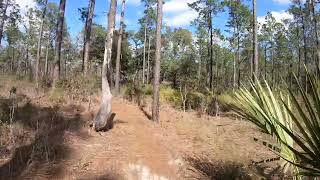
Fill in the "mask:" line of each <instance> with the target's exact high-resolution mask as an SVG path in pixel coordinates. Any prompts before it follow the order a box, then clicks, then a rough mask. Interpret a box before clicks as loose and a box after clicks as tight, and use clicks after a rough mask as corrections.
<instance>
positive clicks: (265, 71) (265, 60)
mask: <svg viewBox="0 0 320 180" xmlns="http://www.w3.org/2000/svg"><path fill="white" fill-rule="evenodd" d="M264 80H267V45H265V47H264Z"/></svg>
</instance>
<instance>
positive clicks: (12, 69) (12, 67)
mask: <svg viewBox="0 0 320 180" xmlns="http://www.w3.org/2000/svg"><path fill="white" fill-rule="evenodd" d="M14 54H15V53H14V47H12V57H11V58H12V59H11V68H10V70H11V73H13V71H14Z"/></svg>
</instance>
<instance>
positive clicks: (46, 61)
mask: <svg viewBox="0 0 320 180" xmlns="http://www.w3.org/2000/svg"><path fill="white" fill-rule="evenodd" d="M49 45H50V36H49V37H48V42H47V46H46V58H45V59H46V60H45V64H44V75H45V76H47V75H48V55H49Z"/></svg>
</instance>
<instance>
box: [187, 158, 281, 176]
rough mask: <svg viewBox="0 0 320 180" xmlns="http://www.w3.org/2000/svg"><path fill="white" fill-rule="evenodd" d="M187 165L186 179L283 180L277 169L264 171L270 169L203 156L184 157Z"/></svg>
mask: <svg viewBox="0 0 320 180" xmlns="http://www.w3.org/2000/svg"><path fill="white" fill-rule="evenodd" d="M184 160H185V161H186V162H187V164H188V165H189V168H188V170H189V173H187V174H188V177H187V178H191V179H219V180H251V179H284V174H283V173H282V172H281V169H280V168H279V167H277V168H273V169H272V170H271V171H269V172H268V171H266V169H268V168H269V169H270V167H267V166H265V167H263V166H261V165H250V166H245V165H243V164H240V163H236V162H230V161H215V160H212V159H209V158H208V157H203V156H200V157H199V156H186V157H185V158H184Z"/></svg>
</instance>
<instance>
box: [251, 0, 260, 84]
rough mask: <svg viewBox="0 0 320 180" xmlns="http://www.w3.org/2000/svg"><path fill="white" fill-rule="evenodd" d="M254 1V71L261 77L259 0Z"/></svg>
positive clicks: (257, 76)
mask: <svg viewBox="0 0 320 180" xmlns="http://www.w3.org/2000/svg"><path fill="white" fill-rule="evenodd" d="M252 2H253V62H254V63H253V68H254V69H253V72H254V76H256V78H257V79H259V55H258V35H257V32H258V24H257V0H252Z"/></svg>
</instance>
